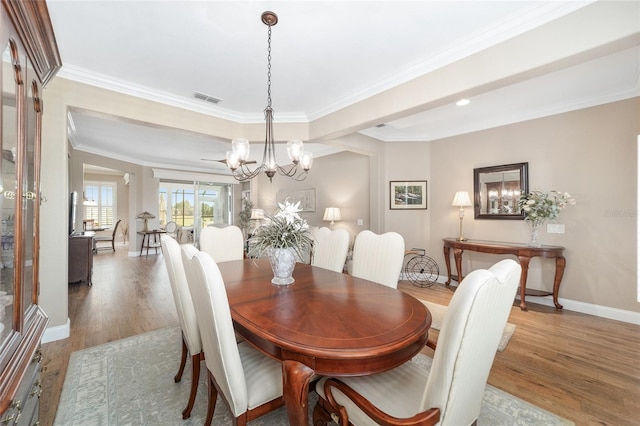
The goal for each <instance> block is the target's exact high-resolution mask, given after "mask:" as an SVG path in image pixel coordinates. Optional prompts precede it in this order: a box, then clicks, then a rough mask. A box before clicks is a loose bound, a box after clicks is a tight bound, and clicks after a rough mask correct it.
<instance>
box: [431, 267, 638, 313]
mask: <svg viewBox="0 0 640 426" xmlns="http://www.w3.org/2000/svg"><path fill="white" fill-rule="evenodd" d="M446 281H447V277H443V276H442V275H440V276H439V277H438V282H440V283H445V282H446ZM451 285H452V286H454V287H457V286H458V283H457V282H456V281H451ZM516 299H518V300H520V295H519V294H518V295H516ZM526 300H527V303H529V302H531V303H537V304H539V305H544V306H551V307H554V306H555V305H554V304H553V296H543V297H538V296H527V299H526ZM558 302H560V304H561V305H562V306H563V308H562V309H563V310H567V311H572V312H580V313H581V314H587V315H593V316H596V317H600V318H607V319H612V320H615V321H622V322H626V323H629V324H635V325H640V312H633V311H626V310H624V309H618V308H612V307H610V306H602V305H596V304H593V303H586V302H580V301H578V300H571V299H564V298H562V297H559V298H558Z"/></svg>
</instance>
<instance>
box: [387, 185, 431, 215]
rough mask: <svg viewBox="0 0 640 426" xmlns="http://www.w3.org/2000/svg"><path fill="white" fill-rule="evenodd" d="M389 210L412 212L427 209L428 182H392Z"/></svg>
mask: <svg viewBox="0 0 640 426" xmlns="http://www.w3.org/2000/svg"><path fill="white" fill-rule="evenodd" d="M389 184H390V191H389V198H390V200H389V201H390V204H389V208H390V209H391V210H411V209H426V208H427V181H426V180H409V181H391V182H389Z"/></svg>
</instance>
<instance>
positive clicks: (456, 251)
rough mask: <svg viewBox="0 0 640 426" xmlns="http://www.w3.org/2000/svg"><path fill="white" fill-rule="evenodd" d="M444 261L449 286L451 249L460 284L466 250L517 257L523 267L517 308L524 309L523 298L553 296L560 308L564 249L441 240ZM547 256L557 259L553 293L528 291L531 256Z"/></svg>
mask: <svg viewBox="0 0 640 426" xmlns="http://www.w3.org/2000/svg"><path fill="white" fill-rule="evenodd" d="M443 241H444V261H445V263H446V265H447V282H446V283H445V284H446V285H449V284H450V283H451V259H450V255H449V253H450V250H451V248H453V257H454V259H455V261H456V269H457V271H458V277H457V278H458V279H457V281H458V282H460V281H462V252H463V251H465V250H468V251H476V252H480V253H492V254H511V255H514V256H516V257H517V258H518V260H519V261H520V265H521V266H522V275H521V276H520V309H522V310H523V311H526V310H527V305H526V303H525V300H524V298H525V295H527V294H528V295H529V296H548V295H550V294H553V303H554V305H556V308H557V309H562V305H561V304H560V303H558V290H560V282H561V281H562V276H563V275H564V267H565V265H566V260H565V258H564V256H563V255H562V252H563V251H564V247H560V246H544V245H543V246H541V247H529V246H527V245H526V244H517V243H505V242H499V241H480V240H464V241H458V240H457V239H455V238H444V239H443ZM536 256H539V257H546V258H551V259H555V260H556V275H555V279H554V281H553V292H552V293H551V292H545V291H540V290H531V289H529V290H527V288H526V287H527V272H528V270H529V261H530V260H531V258H532V257H536Z"/></svg>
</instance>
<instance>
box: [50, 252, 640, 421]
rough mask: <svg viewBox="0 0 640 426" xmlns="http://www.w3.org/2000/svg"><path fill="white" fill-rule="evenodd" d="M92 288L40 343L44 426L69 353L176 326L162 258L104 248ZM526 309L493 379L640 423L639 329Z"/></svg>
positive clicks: (440, 291) (559, 403)
mask: <svg viewBox="0 0 640 426" xmlns="http://www.w3.org/2000/svg"><path fill="white" fill-rule="evenodd" d="M93 283H94V284H93V286H92V287H88V286H87V285H86V284H83V285H79V284H70V285H69V318H70V320H71V337H69V338H68V339H66V340H61V341H57V342H51V343H47V344H44V345H43V366H44V368H45V369H46V370H45V371H44V373H43V377H42V382H43V393H42V396H41V398H40V425H45V426H48V425H51V424H53V420H54V418H55V413H56V407H57V404H58V400H59V398H60V393H61V391H62V385H63V382H64V376H65V374H66V371H67V365H68V361H69V356H70V354H71V352H73V351H77V350H81V349H84V348H88V347H91V346H95V345H99V344H102V343H107V342H111V341H113V340H117V339H121V338H124V337H129V336H132V335H136V334H140V333H144V332H147V331H151V330H155V329H158V328H163V327H169V326H177V324H178V323H177V320H176V312H175V307H174V304H173V296H172V294H171V289H170V287H169V281H168V278H167V274H166V270H165V266H164V260H163V257H162V255H157V256H156V255H151V256H149V257H144V256H143V257H131V258H129V257H127V253H126V249H125V248H123V247H119V248H117V249H116V253H115V254H113V253H110V252H100V254H98V255H96V256H95V257H94V272H93ZM399 288H400V289H402V290H403V291H406V292H408V293H410V294H413V295H414V296H416V297H418V298H420V299H427V300H430V301H433V302H435V303H440V304H444V305H446V304H448V302H449V300H450V298H451V295H452V294H453V288H447V287H445V286H443V285H436V286H434V287H431V288H418V287H414V286H412V285H411V284H410V283H408V282H401V283H400V285H399ZM527 305H528V306H529V311H528V312H522V311H520V309H519V308H518V307H514V308H513V309H512V311H511V315H510V317H509V322H511V323H513V324H516V326H517V329H516V332H515V334H514V336H513V337H512V339H511V342H510V343H509V345H508V346H507V349H506V350H505V351H504V352H499V353H498V354H497V355H496V359H495V361H494V365H493V368H492V370H491V375H490V377H489V383H490V384H492V385H493V386H496V387H498V388H500V389H502V390H504V391H506V392H509V393H511V394H513V395H516V396H518V397H520V398H522V399H524V400H526V401H529V402H531V403H532V404H535V405H537V406H539V407H542V408H545V409H547V410H549V411H551V412H554V413H556V414H558V415H561V416H563V417H565V418H567V419H569V420H572V421H574V422H575V423H576V424H577V425H592V424H607V425H636V424H638V423H639V422H640V326H637V325H631V324H627V323H622V322H618V321H613V320H606V319H602V318H598V317H594V316H590V315H583V314H578V313H574V312H570V311H557V310H555V309H553V308H549V307H545V306H540V305H536V304H532V303H527ZM432 336H437V332H433V334H432ZM425 351H427V353H428V351H430V350H429V349H425ZM177 367H178V360H176V371H177Z"/></svg>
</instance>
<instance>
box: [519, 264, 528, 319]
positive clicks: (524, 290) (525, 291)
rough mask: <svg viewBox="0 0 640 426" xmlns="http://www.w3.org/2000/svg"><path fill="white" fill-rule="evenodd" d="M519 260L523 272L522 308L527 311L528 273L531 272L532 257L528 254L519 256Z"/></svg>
mask: <svg viewBox="0 0 640 426" xmlns="http://www.w3.org/2000/svg"><path fill="white" fill-rule="evenodd" d="M518 260H520V266H521V267H522V273H521V275H520V309H521V310H523V311H526V310H527V304H526V303H525V301H524V298H525V295H526V293H527V273H528V272H529V261H530V260H531V258H530V257H528V256H518Z"/></svg>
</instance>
